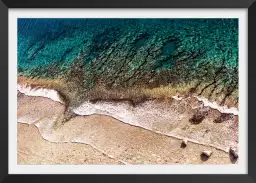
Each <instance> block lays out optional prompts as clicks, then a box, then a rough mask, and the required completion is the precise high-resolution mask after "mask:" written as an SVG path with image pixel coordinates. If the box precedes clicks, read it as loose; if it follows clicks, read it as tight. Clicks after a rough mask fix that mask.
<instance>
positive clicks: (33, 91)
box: [17, 84, 64, 104]
mask: <svg viewBox="0 0 256 183" xmlns="http://www.w3.org/2000/svg"><path fill="white" fill-rule="evenodd" d="M17 89H18V91H19V92H21V93H23V94H25V95H27V96H36V97H46V98H49V99H51V100H53V101H57V102H60V103H63V104H64V101H63V100H62V99H61V97H60V95H59V93H58V92H57V91H55V90H53V89H47V88H32V87H31V86H29V85H20V84H18V86H17Z"/></svg>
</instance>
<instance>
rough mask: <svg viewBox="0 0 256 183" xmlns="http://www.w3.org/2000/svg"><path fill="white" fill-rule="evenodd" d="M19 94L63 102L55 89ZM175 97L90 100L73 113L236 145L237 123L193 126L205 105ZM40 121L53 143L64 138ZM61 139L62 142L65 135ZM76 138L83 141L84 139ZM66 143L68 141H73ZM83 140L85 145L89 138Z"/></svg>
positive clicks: (218, 145)
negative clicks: (196, 110)
mask: <svg viewBox="0 0 256 183" xmlns="http://www.w3.org/2000/svg"><path fill="white" fill-rule="evenodd" d="M19 91H21V92H22V93H24V94H25V95H30V96H41V97H47V98H50V99H52V100H54V101H58V102H60V101H61V100H60V98H59V96H58V95H57V94H58V93H57V92H56V91H54V90H51V89H48V90H47V89H36V90H35V89H32V88H31V87H21V86H19ZM53 91H54V92H53ZM173 98H174V101H173V102H172V103H171V104H168V103H166V102H157V101H154V100H149V101H146V102H144V103H141V104H139V105H137V106H135V107H133V106H131V105H130V104H129V103H128V102H122V103H121V102H104V101H101V102H97V103H91V102H89V101H85V102H84V103H83V104H82V105H80V106H79V107H76V108H73V112H74V113H76V114H78V115H81V116H82V115H92V114H101V115H107V116H111V117H113V118H116V119H118V120H119V121H121V122H123V123H127V124H130V125H134V126H138V127H142V128H144V129H147V130H150V131H153V132H157V133H160V134H165V135H168V136H172V137H176V138H180V139H181V138H187V139H189V140H190V141H193V142H195V143H200V144H205V145H210V146H213V147H216V148H218V149H222V150H225V151H226V148H227V147H229V146H230V144H233V143H235V141H234V137H233V134H234V132H233V130H232V128H230V126H232V124H233V122H231V121H230V122H227V123H222V124H219V125H215V124H214V123H212V121H210V120H206V121H204V123H202V124H200V125H198V126H193V125H192V126H190V124H189V123H188V120H189V117H190V115H191V112H192V111H193V109H194V108H198V107H199V108H201V105H200V104H199V103H198V102H196V103H194V104H191V103H190V102H189V101H187V100H186V99H185V98H184V99H183V98H181V97H178V96H174V97H173ZM198 100H199V101H202V104H203V105H204V106H210V107H212V108H214V109H217V110H219V111H220V112H224V113H228V112H230V113H233V114H238V112H237V113H236V111H233V109H232V110H230V109H227V108H225V107H224V108H222V107H221V106H218V105H217V104H214V103H213V104H214V105H213V104H212V103H211V102H209V101H208V100H202V99H201V98H199V99H198ZM192 105H193V106H192ZM191 109H192V110H191ZM223 109H225V110H223ZM24 117H26V119H24V121H27V122H28V121H33V123H34V122H35V120H32V119H28V118H27V116H24ZM19 121H23V120H22V118H20V119H19ZM40 121H41V122H40V123H38V124H37V126H38V128H39V130H40V132H41V134H43V136H45V137H47V139H48V140H50V141H56V142H57V141H59V140H60V139H56V138H57V137H56V134H55V133H53V131H52V130H53V129H52V123H53V122H52V120H46V119H45V120H40ZM42 121H44V122H42ZM219 131H222V132H223V133H221V134H220V133H218V132H219ZM216 132H217V133H216ZM224 132H225V133H224ZM58 138H61V139H62V138H64V136H63V137H58ZM65 138H66V137H65ZM75 138H80V136H77V137H75ZM62 140H63V139H62ZM66 140H67V141H68V140H70V139H66ZM83 140H84V141H83V142H84V143H85V142H86V139H83Z"/></svg>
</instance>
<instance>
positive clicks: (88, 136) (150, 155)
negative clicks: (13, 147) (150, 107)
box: [18, 95, 235, 164]
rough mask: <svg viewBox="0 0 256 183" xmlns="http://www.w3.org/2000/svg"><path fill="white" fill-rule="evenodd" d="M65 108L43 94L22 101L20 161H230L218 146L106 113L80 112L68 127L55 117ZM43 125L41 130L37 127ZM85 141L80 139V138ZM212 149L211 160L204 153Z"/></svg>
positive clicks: (19, 126)
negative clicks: (185, 141) (184, 141)
mask: <svg viewBox="0 0 256 183" xmlns="http://www.w3.org/2000/svg"><path fill="white" fill-rule="evenodd" d="M63 112H64V106H63V105H62V104H60V103H58V102H54V101H51V100H50V99H47V98H43V97H28V96H24V95H23V96H20V97H19V99H18V120H19V122H22V123H30V125H28V124H21V123H18V164H231V163H235V162H234V161H232V160H231V159H232V158H230V156H229V154H228V153H226V152H224V151H222V150H218V149H216V148H214V147H210V146H206V145H200V144H196V143H192V142H188V145H187V147H185V148H182V147H181V140H180V139H177V138H173V137H169V136H166V135H163V134H158V133H155V132H153V131H150V130H146V129H143V128H141V127H136V126H132V125H129V124H125V123H122V122H120V121H118V120H116V119H114V118H112V117H109V116H104V115H90V116H76V117H73V118H72V119H70V120H69V121H68V122H66V123H65V124H64V125H59V126H58V125H57V126H54V124H53V121H54V119H56V118H59V117H60V116H61V115H63ZM38 128H39V130H38ZM79 141H81V142H83V143H77V142H79ZM204 150H211V151H212V152H213V153H212V155H211V157H210V158H209V159H207V158H205V157H203V156H201V153H202V151H204Z"/></svg>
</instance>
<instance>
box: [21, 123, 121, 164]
mask: <svg viewBox="0 0 256 183" xmlns="http://www.w3.org/2000/svg"><path fill="white" fill-rule="evenodd" d="M17 158H18V164H34V165H40V164H41V165H43V164H46V165H47V164H69V165H81V164H122V163H121V162H119V161H117V160H115V159H113V158H110V157H108V156H107V155H106V154H104V153H101V152H99V151H98V150H96V149H94V148H92V147H91V146H89V145H86V144H79V143H52V142H49V141H46V140H44V139H43V138H42V136H41V135H40V133H39V131H38V129H37V127H36V126H35V125H28V124H21V123H18V157H17Z"/></svg>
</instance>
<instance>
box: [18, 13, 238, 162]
mask: <svg viewBox="0 0 256 183" xmlns="http://www.w3.org/2000/svg"><path fill="white" fill-rule="evenodd" d="M238 24H239V21H238V19H236V18H187V19H184V18H18V19H17V39H18V40H17V54H18V55H17V58H18V60H17V62H18V63H17V105H18V106H17V122H18V123H17V164H18V165H177V164H181V165H191V164H193V165H195V164H199V165H201V164H212V165H219V164H237V163H238V162H239V141H238V139H239V133H238V132H239V123H240V121H239V95H238V92H239V88H238V86H239V82H238V81H239V72H238V71H239V55H238V53H239V47H238V37H239V36H238V35H239V33H238ZM15 125H16V122H15Z"/></svg>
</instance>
